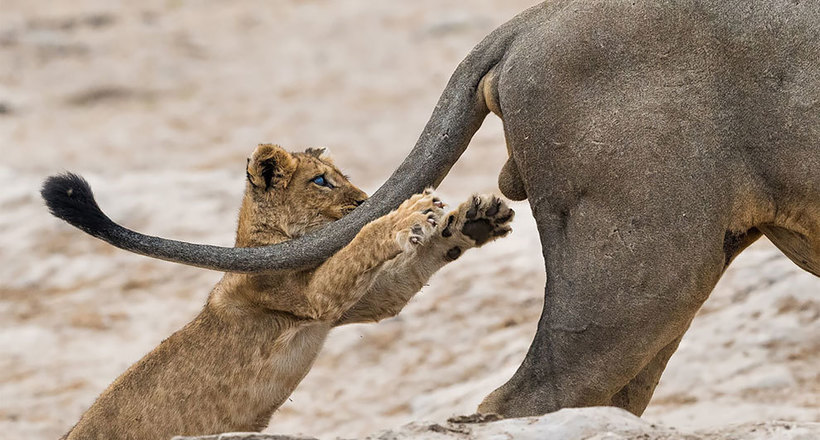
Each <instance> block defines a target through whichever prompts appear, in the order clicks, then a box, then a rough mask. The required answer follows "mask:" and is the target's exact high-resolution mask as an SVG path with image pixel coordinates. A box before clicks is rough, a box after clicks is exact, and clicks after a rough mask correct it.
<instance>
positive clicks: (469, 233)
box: [441, 194, 515, 246]
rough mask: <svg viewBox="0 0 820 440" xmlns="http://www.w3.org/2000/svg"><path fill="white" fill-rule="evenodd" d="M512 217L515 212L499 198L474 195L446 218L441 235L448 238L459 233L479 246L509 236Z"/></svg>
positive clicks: (488, 195)
mask: <svg viewBox="0 0 820 440" xmlns="http://www.w3.org/2000/svg"><path fill="white" fill-rule="evenodd" d="M513 217H515V211H513V210H512V208H510V207H509V206H507V204H506V203H505V202H504V201H503V200H501V199H500V198H498V197H496V196H494V195H492V194H483V195H476V196H473V197H472V198H471V199H470V200H468V201H466V202H464V203H462V204H461V205H459V207H458V209H456V210H455V211H453V212H452V213H450V214H449V215H448V216H447V224H446V225H445V226H444V229H443V230H442V232H441V235H442V236H444V237H450V236H452V235H453V234H454V233H461V234H462V235H464V236H465V237H467V238H469V239H470V240H472V241H473V243H474V244H475V246H481V245H483V244H485V243H487V242H490V241H492V240H495V239H496V238H501V237H504V236H505V235H507V234H509V233H510V231H512V228H510V226H509V224H510V222H511V221H512V219H513Z"/></svg>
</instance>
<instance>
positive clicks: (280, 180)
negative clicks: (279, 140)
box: [247, 144, 297, 190]
mask: <svg viewBox="0 0 820 440" xmlns="http://www.w3.org/2000/svg"><path fill="white" fill-rule="evenodd" d="M296 164H297V162H296V159H295V158H294V157H293V156H292V155H291V154H290V153H288V152H287V151H285V150H284V149H283V148H282V147H280V146H278V145H273V144H259V146H258V147H256V150H254V152H253V154H252V155H251V157H250V158H248V167H247V175H248V182H250V184H251V185H252V186H253V187H255V188H261V189H264V190H268V189H271V188H287V186H288V182H289V181H290V178H291V177H292V176H293V172H294V171H296Z"/></svg>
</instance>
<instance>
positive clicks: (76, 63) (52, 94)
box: [0, 0, 820, 439]
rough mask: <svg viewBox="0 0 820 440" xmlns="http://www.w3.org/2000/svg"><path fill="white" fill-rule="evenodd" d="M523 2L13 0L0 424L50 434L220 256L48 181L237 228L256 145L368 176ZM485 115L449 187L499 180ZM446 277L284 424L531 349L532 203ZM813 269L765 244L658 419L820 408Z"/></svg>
mask: <svg viewBox="0 0 820 440" xmlns="http://www.w3.org/2000/svg"><path fill="white" fill-rule="evenodd" d="M532 3H533V2H532V0H527V1H523V0H504V1H501V0H495V1H489V0H472V1H470V2H469V7H468V2H464V1H461V2H459V1H454V0H436V1H433V0H417V1H413V2H408V1H380V2H372V1H371V2H367V1H363V0H358V1H357V0H335V1H332V2H331V1H318V0H314V1H282V0H277V1H262V0H259V1H245V2H234V3H231V4H227V2H212V1H185V0H167V1H157V0H148V1H143V2H125V1H120V2H115V1H102V0H98V1H91V0H74V1H71V2H68V1H62V2H46V1H42V0H40V1H30V0H27V1H23V0H2V2H1V3H0V151H1V152H2V155H1V156H0V188H3V190H2V191H0V432H3V433H4V434H3V436H4V437H7V438H27V439H48V438H56V437H59V436H60V435H61V434H62V433H63V432H65V431H66V430H67V429H68V428H69V427H70V426H71V425H72V424H73V423H74V422H75V421H76V420H77V418H78V417H79V416H80V414H81V413H82V412H83V411H84V410H85V409H86V408H87V407H88V406H89V405H90V404H91V403H92V401H93V400H94V398H95V396H96V395H97V394H98V393H99V392H100V391H101V390H102V389H104V388H105V386H106V385H107V384H108V383H110V381H111V380H113V379H114V378H115V377H116V376H117V375H118V374H119V373H121V372H122V371H123V370H124V369H125V368H126V367H127V366H128V365H130V364H131V363H133V362H134V361H136V360H137V359H139V358H140V357H141V356H142V355H143V354H144V353H146V352H147V351H148V350H150V349H151V348H152V347H153V346H155V345H156V344H157V343H159V341H161V340H162V338H163V337H165V336H167V335H168V334H170V333H171V332H172V331H174V330H175V329H177V328H179V327H180V326H181V325H183V324H184V323H185V322H187V321H188V320H189V319H190V318H192V317H193V316H194V315H195V313H196V312H197V311H198V309H199V308H200V307H201V305H202V303H203V302H204V299H205V298H206V296H207V294H208V291H209V289H210V287H211V286H212V285H213V283H214V282H215V281H216V280H217V279H218V278H219V276H220V274H218V273H215V272H208V271H203V270H198V269H193V268H187V267H180V266H177V265H173V264H170V263H164V262H158V261H153V260H149V259H146V258H142V257H138V256H134V255H130V254H128V253H125V252H122V251H119V250H116V249H113V248H111V247H110V246H108V245H105V244H103V243H101V242H98V241H96V240H94V239H92V238H90V237H88V236H85V235H84V234H82V233H80V232H78V231H76V230H74V229H72V228H71V227H69V226H67V225H65V224H62V223H61V222H60V221H58V220H56V219H53V218H52V217H50V216H49V214H48V213H47V212H46V210H45V209H44V207H43V206H42V203H41V201H40V199H39V196H38V193H37V192H38V187H39V185H40V182H41V181H42V179H43V178H44V177H45V176H47V175H49V174H53V173H56V172H59V171H63V170H73V171H77V172H81V173H82V174H84V175H85V176H86V177H87V178H88V179H89V181H90V182H91V183H92V186H93V187H94V188H95V189H96V192H97V195H98V199H99V201H100V204H101V205H102V206H103V207H104V208H105V209H106V210H107V211H108V213H109V214H110V215H111V217H112V218H114V219H116V220H118V221H120V222H122V223H124V224H126V225H129V226H131V227H133V228H136V229H138V230H142V231H145V232H149V233H152V234H155V235H161V236H167V237H173V238H177V239H183V240H188V241H195V242H206V243H212V244H221V245H231V244H232V237H233V228H234V227H235V224H236V220H235V217H234V216H235V213H236V210H237V208H238V203H239V197H240V195H241V192H242V188H243V179H244V171H243V166H244V163H245V160H244V159H245V157H246V156H247V155H248V154H249V153H250V151H252V149H253V147H254V145H255V144H257V143H259V142H274V143H279V144H281V145H284V146H287V147H290V148H293V149H301V148H304V147H307V146H317V145H321V146H327V147H329V148H330V149H331V150H332V151H333V155H334V157H335V158H336V161H337V163H338V164H339V165H340V166H341V167H342V168H343V169H344V170H346V171H347V172H348V173H349V174H350V175H352V176H353V180H354V182H356V183H357V184H359V185H360V186H362V187H363V188H365V189H366V190H368V191H369V192H370V191H372V190H374V189H375V188H377V187H378V185H379V184H380V183H381V182H382V181H383V180H384V179H385V178H386V177H387V176H388V175H389V174H390V172H391V171H392V169H393V168H394V167H395V166H396V165H397V164H398V163H399V162H400V161H401V159H402V158H403V157H404V155H405V154H406V153H407V151H408V150H409V149H410V147H411V146H412V145H413V144H414V142H415V139H416V136H417V135H418V134H419V133H420V132H421V129H422V127H423V125H424V123H425V122H426V119H427V117H428V116H429V113H430V111H431V110H432V108H433V106H434V104H435V101H436V99H437V97H438V94H439V92H440V91H441V90H442V88H443V87H444V84H445V83H446V81H447V79H448V77H449V74H450V73H451V72H452V70H453V69H454V68H455V66H456V64H457V63H458V62H459V61H460V60H461V58H462V57H463V56H464V55H465V54H466V53H467V52H468V51H469V49H470V48H471V47H472V46H473V45H474V44H475V43H476V42H478V41H479V40H480V39H481V38H482V37H483V36H484V35H485V34H487V33H488V32H489V31H490V30H492V29H493V28H494V27H495V26H497V25H498V24H500V23H502V22H503V21H505V20H507V19H508V18H510V17H512V16H513V15H514V14H515V13H516V12H518V11H520V10H523V9H524V8H525V7H527V6H529V5H530V4H532ZM504 158H505V148H504V144H503V136H502V133H501V126H500V123H499V122H498V121H497V120H495V119H489V120H488V121H487V123H485V126H484V128H482V130H481V132H480V133H479V135H478V136H477V137H476V139H475V140H474V141H473V143H472V145H471V147H470V149H468V152H467V153H466V155H465V156H464V157H463V158H462V160H461V161H460V162H459V164H458V165H457V166H456V167H455V168H454V170H453V172H452V173H451V174H450V176H449V177H448V178H447V180H446V181H445V182H444V184H443V186H442V188H441V190H442V193H443V194H444V196H445V197H446V199H448V200H451V201H452V202H458V201H459V200H461V199H463V198H466V197H467V196H468V195H469V194H470V193H472V192H487V191H496V187H495V178H496V177H495V176H496V175H497V173H498V170H499V169H500V167H501V165H502V163H503V160H504ZM515 207H516V208H517V211H518V212H519V216H518V217H517V218H516V221H515V223H514V228H515V232H514V234H513V235H512V236H511V237H509V238H507V239H505V240H504V241H502V242H498V243H495V244H493V245H490V246H488V247H486V248H484V249H482V250H480V251H472V252H471V253H468V254H467V255H465V256H464V257H463V258H462V259H460V260H458V261H457V262H455V263H454V264H452V265H450V266H448V267H447V268H445V270H443V271H442V272H441V273H439V274H438V275H437V276H436V277H435V278H434V279H433V280H432V281H431V283H430V286H429V287H427V288H426V289H424V291H423V292H422V294H421V295H420V296H418V297H417V298H416V299H414V300H413V301H412V302H411V304H410V305H409V306H408V307H407V309H406V310H405V312H404V313H403V314H402V315H401V316H399V317H397V318H395V319H391V320H388V321H385V322H383V323H380V324H378V325H368V326H350V327H347V328H343V329H338V330H336V331H334V333H333V334H332V335H331V337H330V339H329V340H328V342H327V344H326V348H325V349H324V351H323V352H322V354H321V356H320V358H319V359H318V361H317V362H316V366H315V367H314V369H313V371H311V373H310V374H309V375H308V377H307V378H306V379H305V381H304V382H303V383H302V385H301V386H300V387H299V388H298V390H297V391H296V392H295V393H294V394H293V396H292V398H291V399H290V402H288V403H287V404H286V405H285V406H283V407H282V409H281V410H280V411H279V412H278V413H276V414H275V415H274V417H273V420H272V421H271V425H270V427H269V428H268V431H269V432H288V433H305V434H311V435H316V436H320V437H323V438H332V437H333V436H336V435H341V436H362V435H365V434H368V433H371V432H374V431H376V430H379V429H383V428H389V427H394V426H398V425H401V424H404V423H406V422H409V421H412V420H420V419H428V420H442V419H444V418H446V417H447V416H450V415H453V414H463V413H470V412H472V411H474V409H475V407H476V405H477V404H478V402H479V401H480V400H481V398H482V397H483V396H484V395H485V394H487V393H488V392H490V391H491V390H492V389H494V387H496V386H498V385H500V384H501V383H503V382H504V381H505V380H506V379H507V378H508V377H509V376H510V375H511V374H512V372H513V371H514V370H515V368H516V367H517V365H518V364H519V363H520V361H521V359H522V358H523V356H524V353H525V352H526V349H527V347H528V345H529V342H530V340H531V338H532V334H533V332H534V329H535V325H536V321H537V319H538V315H539V311H540V308H541V301H542V299H541V298H542V294H543V283H544V275H543V273H542V267H543V266H542V261H541V257H540V247H539V244H538V240H537V235H536V231H535V225H534V222H533V220H532V218H531V216H529V213H528V207H527V205H526V203H522V204H516V205H515ZM818 290H820V281H819V280H818V279H816V278H814V277H812V276H810V275H809V274H807V273H804V272H802V271H801V270H800V269H799V268H797V267H796V266H794V265H793V264H791V263H790V262H789V261H788V260H787V259H786V258H785V257H783V256H782V255H781V254H780V253H779V252H778V251H777V250H776V249H775V248H774V247H773V246H772V245H771V244H769V243H768V242H766V241H761V242H759V243H757V244H756V245H754V246H753V247H752V248H751V249H749V250H748V251H747V252H746V253H745V254H744V255H742V256H741V257H740V258H738V260H737V261H736V262H735V263H734V265H733V267H732V268H731V269H730V270H729V271H728V273H727V274H726V275H725V276H724V278H723V280H722V281H721V283H720V285H719V286H718V288H717V289H716V290H715V292H714V293H713V295H712V297H711V298H710V299H709V300H708V301H707V303H706V305H705V306H704V308H703V310H702V311H701V313H700V314H699V316H698V317H697V319H696V320H695V322H694V324H693V326H692V329H691V330H690V331H689V333H688V334H687V336H686V338H685V339H684V341H683V342H682V344H681V346H680V349H679V350H678V353H677V354H676V355H675V356H674V357H673V358H672V361H671V362H670V365H669V367H668V369H667V372H666V374H665V376H664V377H663V380H662V382H661V385H660V387H659V388H658V391H657V393H656V397H655V399H654V401H653V403H652V404H651V405H650V407H649V409H648V410H647V412H646V415H645V417H644V418H645V419H646V420H648V421H653V422H662V423H664V424H666V425H670V426H678V427H681V428H686V429H699V428H710V427H714V426H719V425H723V424H727V423H734V422H747V421H764V420H775V419H778V420H801V421H817V420H820V374H819V373H820V371H818V365H820V296H818Z"/></svg>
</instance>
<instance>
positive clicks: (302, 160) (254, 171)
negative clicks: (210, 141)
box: [237, 144, 367, 246]
mask: <svg viewBox="0 0 820 440" xmlns="http://www.w3.org/2000/svg"><path fill="white" fill-rule="evenodd" d="M247 178H248V182H247V188H246V190H245V198H244V200H243V203H242V210H241V211H240V215H239V230H238V231H237V244H238V245H244V246H258V245H264V244H269V243H272V242H275V241H278V239H281V238H280V237H282V236H284V237H286V238H296V237H298V236H301V235H304V234H305V233H307V232H310V231H311V230H314V229H317V228H318V227H320V226H322V225H324V224H326V223H328V222H331V221H333V220H338V219H340V218H342V217H343V216H344V215H346V214H348V213H349V212H351V211H353V209H354V208H356V207H357V206H359V205H360V204H362V202H364V201H365V200H366V199H367V194H365V193H364V192H363V191H362V190H360V189H359V188H357V187H356V186H354V185H353V184H351V183H350V181H349V180H348V178H347V177H346V176H345V175H344V174H342V172H341V171H339V169H338V168H336V166H335V165H334V164H333V161H332V160H331V159H330V158H329V157H328V156H327V155H326V154H325V150H324V149H323V148H308V149H307V150H305V152H304V153H289V152H287V151H285V150H284V149H282V148H281V147H279V146H278V145H271V144H261V145H259V146H258V147H257V148H256V150H255V151H254V152H253V154H252V155H251V157H250V158H248V164H247Z"/></svg>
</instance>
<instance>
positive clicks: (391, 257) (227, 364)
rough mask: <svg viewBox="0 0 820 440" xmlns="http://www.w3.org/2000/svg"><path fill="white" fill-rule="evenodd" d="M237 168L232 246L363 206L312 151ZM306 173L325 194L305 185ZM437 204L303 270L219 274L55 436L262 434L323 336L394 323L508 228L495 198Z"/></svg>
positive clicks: (366, 233)
mask: <svg viewBox="0 0 820 440" xmlns="http://www.w3.org/2000/svg"><path fill="white" fill-rule="evenodd" d="M247 171H248V183H247V188H246V191H245V195H244V199H243V203H242V208H241V210H240V213H239V226H238V230H237V236H236V245H237V246H262V245H268V244H272V243H278V242H282V241H286V240H289V239H292V238H296V237H298V236H300V235H302V234H304V233H306V232H309V231H311V230H314V229H316V228H317V227H319V226H321V225H324V224H326V223H328V222H330V221H333V220H336V219H339V218H341V217H342V216H344V215H345V214H347V213H348V212H350V211H352V210H353V209H354V208H355V206H356V205H357V203H358V202H361V201H362V200H364V199H365V198H366V195H365V194H364V193H363V192H362V191H361V190H359V189H358V188H356V187H355V186H353V185H352V184H351V183H350V182H349V181H348V180H347V179H346V178H345V177H344V175H343V174H342V173H341V172H339V170H338V169H337V168H336V167H335V166H334V165H333V164H332V162H330V161H329V160H328V159H327V158H326V157H325V156H323V155H322V150H318V149H309V150H307V151H306V152H305V153H294V154H291V153H288V152H286V151H285V150H283V149H281V148H280V147H278V146H274V145H260V146H259V147H258V148H257V149H256V151H255V152H254V153H253V155H252V157H251V158H250V159H249V160H248V168H247ZM319 175H323V176H324V177H325V179H326V180H327V181H328V182H330V183H331V184H332V185H333V188H328V187H321V186H319V185H317V184H315V183H313V182H312V179H314V178H315V177H316V176H319ZM443 206H444V205H443V203H441V202H440V201H439V200H438V198H437V197H436V196H435V195H433V194H432V192H430V191H425V193H423V194H418V195H415V196H413V197H411V198H410V199H408V200H407V201H405V202H404V203H403V204H402V205H401V206H400V207H399V208H398V209H397V210H395V211H393V212H391V213H390V214H388V215H386V216H384V217H382V218H379V219H377V220H376V221H374V222H372V223H370V224H368V225H367V226H366V227H365V228H363V229H362V230H361V232H360V233H359V234H358V235H357V236H356V238H355V239H354V240H353V241H352V242H351V243H350V244H349V245H347V246H346V247H344V248H343V249H342V250H340V251H339V252H338V253H336V254H335V255H334V256H332V257H331V258H329V259H328V260H327V261H325V262H324V263H323V264H321V265H320V266H319V267H317V268H313V269H307V270H301V271H289V272H272V273H265V274H250V275H246V274H233V273H228V274H226V275H225V276H224V277H223V278H222V280H221V281H219V283H217V285H216V286H215V287H214V289H213V290H212V292H211V294H210V296H209V299H208V302H207V304H206V305H205V307H204V309H203V310H202V312H201V313H200V314H199V316H197V317H196V318H195V319H194V320H193V321H191V322H190V323H188V324H187V325H186V326H185V327H183V328H182V329H181V330H179V331H177V332H176V333H174V334H173V335H171V336H170V337H169V338H168V339H166V340H165V341H163V342H162V343H161V344H160V345H159V346H158V347H157V348H155V349H154V350H153V351H152V352H151V353H149V354H148V355H146V356H145V357H144V358H143V359H142V360H140V361H139V362H137V363H136V364H135V365H133V366H132V367H131V368H129V369H128V370H127V371H126V372H125V373H124V374H123V375H122V376H120V377H119V378H118V379H117V380H115V381H114V383H112V384H111V385H110V386H109V387H108V389H106V390H105V391H104V392H103V393H102V395H100V397H99V398H98V399H97V401H96V402H95V403H94V404H93V405H92V406H91V408H90V409H89V410H88V411H87V412H86V413H85V414H84V415H83V416H82V418H81V419H80V421H79V422H78V423H77V425H76V426H75V427H74V428H73V429H72V430H71V431H70V432H69V433H68V434H67V435H66V437H65V438H67V439H69V440H74V439H106V440H111V439H133V440H143V439H145V440H148V439H151V440H158V439H167V438H170V437H171V436H173V435H196V434H211V433H219V432H226V431H257V430H260V429H262V428H264V427H265V426H267V424H268V420H269V419H270V417H271V415H272V413H273V412H274V411H275V410H276V409H277V408H278V407H279V406H280V405H281V404H282V403H283V402H284V401H285V399H287V397H288V396H289V395H290V393H291V392H292V391H293V389H294V388H295V387H296V386H297V384H298V383H299V382H300V381H301V380H302V378H303V377H304V376H305V374H307V372H308V370H309V369H310V367H311V364H312V363H313V361H314V359H315V358H316V355H317V354H318V352H319V350H320V349H321V346H322V343H323V342H324V340H325V337H326V335H327V333H328V332H329V331H330V329H331V328H333V327H334V326H336V325H341V324H346V323H351V322H368V321H379V320H381V319H384V318H387V317H390V316H394V315H395V314H397V313H398V312H399V311H400V310H401V309H402V308H403V307H404V305H405V304H406V303H407V301H409V300H410V298H411V297H412V296H413V294H415V293H416V292H417V291H418V290H419V289H420V288H421V287H422V286H423V285H424V283H425V282H426V281H427V280H428V279H429V278H430V276H431V275H432V274H433V273H434V272H435V271H436V270H438V269H439V268H440V267H442V266H443V265H444V264H446V263H447V262H449V261H452V260H453V259H455V258H457V257H458V255H460V254H461V252H463V251H466V250H467V249H469V248H472V247H476V246H479V245H481V244H484V243H486V242H488V241H490V240H492V239H495V238H497V237H501V236H504V235H506V234H507V233H508V232H509V231H510V228H509V226H508V223H509V221H510V220H511V219H512V216H513V212H512V210H511V209H509V208H508V207H506V205H504V204H503V202H501V201H500V200H498V199H496V198H495V197H492V196H475V197H473V198H471V199H470V200H468V201H467V202H465V203H464V204H462V205H461V206H460V207H459V208H458V209H457V210H455V211H453V212H451V213H449V214H447V215H444V211H443V209H442V208H443Z"/></svg>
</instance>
